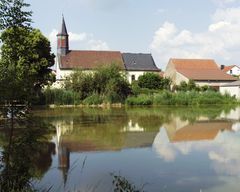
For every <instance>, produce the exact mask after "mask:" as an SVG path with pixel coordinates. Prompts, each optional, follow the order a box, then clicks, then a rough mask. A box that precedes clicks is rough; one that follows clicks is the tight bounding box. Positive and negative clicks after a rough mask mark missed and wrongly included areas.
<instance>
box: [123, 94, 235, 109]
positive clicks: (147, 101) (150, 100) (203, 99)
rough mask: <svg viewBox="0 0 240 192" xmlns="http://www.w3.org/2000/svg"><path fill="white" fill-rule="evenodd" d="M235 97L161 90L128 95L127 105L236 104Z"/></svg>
mask: <svg viewBox="0 0 240 192" xmlns="http://www.w3.org/2000/svg"><path fill="white" fill-rule="evenodd" d="M236 103H238V101H237V99H236V98H234V97H231V96H230V95H221V94H220V93H219V92H214V91H206V92H196V91H189V92H177V93H173V92H170V91H162V92H160V93H156V94H154V95H153V96H152V95H138V96H134V97H128V98H127V100H126V104H127V105H174V106H176V105H179V106H190V105H219V104H236Z"/></svg>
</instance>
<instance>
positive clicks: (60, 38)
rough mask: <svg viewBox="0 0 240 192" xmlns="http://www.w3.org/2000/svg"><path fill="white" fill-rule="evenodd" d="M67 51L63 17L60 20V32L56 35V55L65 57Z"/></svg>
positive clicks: (67, 45)
mask: <svg viewBox="0 0 240 192" xmlns="http://www.w3.org/2000/svg"><path fill="white" fill-rule="evenodd" d="M68 51H69V44H68V33H67V27H66V24H65V20H64V17H63V18H62V26H61V31H60V32H59V33H58V34H57V54H58V56H65V55H66V54H67V53H68Z"/></svg>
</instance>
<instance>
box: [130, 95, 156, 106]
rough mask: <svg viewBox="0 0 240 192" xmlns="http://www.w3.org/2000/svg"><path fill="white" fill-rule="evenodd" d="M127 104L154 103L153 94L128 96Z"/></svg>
mask: <svg viewBox="0 0 240 192" xmlns="http://www.w3.org/2000/svg"><path fill="white" fill-rule="evenodd" d="M126 104H128V105H152V104H153V102H152V98H151V96H147V95H138V96H137V97H136V96H132V97H128V98H127V99H126Z"/></svg>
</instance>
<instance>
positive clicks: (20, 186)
mask: <svg viewBox="0 0 240 192" xmlns="http://www.w3.org/2000/svg"><path fill="white" fill-rule="evenodd" d="M1 125H4V126H2V128H1V130H0V144H1V153H0V155H1V160H0V191H34V187H33V185H32V181H33V179H41V178H42V177H43V175H44V173H45V172H46V171H48V169H49V168H50V167H51V164H52V157H51V156H52V155H54V154H55V144H54V143H52V142H49V141H48V140H49V138H50V137H48V138H47V136H49V132H50V133H51V129H50V127H48V126H47V125H46V124H45V123H42V122H41V121H40V120H36V119H34V120H33V119H31V118H24V119H18V118H17V119H15V118H14V119H12V120H11V119H2V120H1ZM52 133H53V132H52Z"/></svg>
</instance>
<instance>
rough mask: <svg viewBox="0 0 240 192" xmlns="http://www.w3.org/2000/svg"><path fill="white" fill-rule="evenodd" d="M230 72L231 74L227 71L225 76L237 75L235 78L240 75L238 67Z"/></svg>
mask: <svg viewBox="0 0 240 192" xmlns="http://www.w3.org/2000/svg"><path fill="white" fill-rule="evenodd" d="M231 70H232V73H231V71H230V70H229V71H227V74H229V75H237V76H239V75H240V68H239V67H237V66H234V67H233V68H232V69H231Z"/></svg>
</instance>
